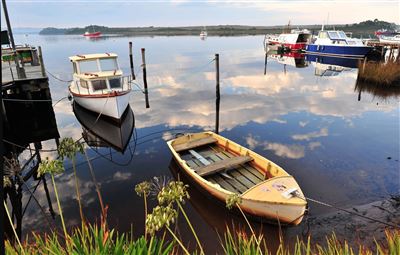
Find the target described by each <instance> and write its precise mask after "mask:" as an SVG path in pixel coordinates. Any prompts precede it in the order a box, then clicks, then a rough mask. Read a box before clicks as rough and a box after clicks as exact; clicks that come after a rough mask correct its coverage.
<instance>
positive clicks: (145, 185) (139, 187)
mask: <svg viewBox="0 0 400 255" xmlns="http://www.w3.org/2000/svg"><path fill="white" fill-rule="evenodd" d="M150 189H151V183H150V182H147V181H144V182H141V183H139V184H136V186H135V191H136V194H137V195H138V196H139V197H141V196H143V197H147V196H148V194H149V193H150Z"/></svg>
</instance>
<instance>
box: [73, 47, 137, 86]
mask: <svg viewBox="0 0 400 255" xmlns="http://www.w3.org/2000/svg"><path fill="white" fill-rule="evenodd" d="M117 57H118V56H117V54H115V53H101V54H88V55H75V56H72V57H70V58H69V59H70V61H71V62H72V67H73V82H72V84H71V89H72V90H74V91H73V92H75V93H79V94H104V93H109V92H110V91H123V90H127V89H130V88H129V86H130V85H129V83H130V76H128V77H123V76H122V75H123V73H122V70H121V69H120V68H119V65H118V61H117Z"/></svg>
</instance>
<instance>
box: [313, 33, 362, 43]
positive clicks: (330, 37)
mask: <svg viewBox="0 0 400 255" xmlns="http://www.w3.org/2000/svg"><path fill="white" fill-rule="evenodd" d="M315 43H316V44H324V45H326V44H341V45H363V43H362V41H361V40H359V39H356V38H349V37H348V36H347V35H346V33H345V32H343V31H336V30H332V31H328V30H322V31H320V32H319V33H318V37H317V40H316V42H315Z"/></svg>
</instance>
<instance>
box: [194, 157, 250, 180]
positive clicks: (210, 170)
mask: <svg viewBox="0 0 400 255" xmlns="http://www.w3.org/2000/svg"><path fill="white" fill-rule="evenodd" d="M252 160H253V158H252V157H249V156H238V157H233V158H228V159H224V160H221V161H217V162H213V163H210V164H209V165H206V166H203V167H200V168H198V169H196V173H197V174H198V175H200V176H202V177H204V176H208V175H212V174H215V173H217V172H220V171H223V170H227V169H229V168H232V167H235V166H238V165H241V164H244V163H247V162H250V161H252Z"/></svg>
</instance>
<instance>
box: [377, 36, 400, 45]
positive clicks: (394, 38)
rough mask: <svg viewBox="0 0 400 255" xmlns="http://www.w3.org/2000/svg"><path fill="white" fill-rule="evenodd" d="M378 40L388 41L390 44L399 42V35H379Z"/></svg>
mask: <svg viewBox="0 0 400 255" xmlns="http://www.w3.org/2000/svg"><path fill="white" fill-rule="evenodd" d="M379 42H381V43H390V44H400V35H395V36H383V35H382V36H381V37H379Z"/></svg>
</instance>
